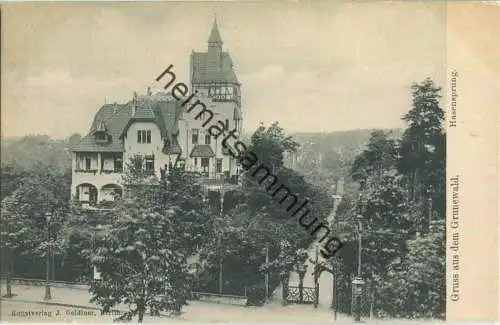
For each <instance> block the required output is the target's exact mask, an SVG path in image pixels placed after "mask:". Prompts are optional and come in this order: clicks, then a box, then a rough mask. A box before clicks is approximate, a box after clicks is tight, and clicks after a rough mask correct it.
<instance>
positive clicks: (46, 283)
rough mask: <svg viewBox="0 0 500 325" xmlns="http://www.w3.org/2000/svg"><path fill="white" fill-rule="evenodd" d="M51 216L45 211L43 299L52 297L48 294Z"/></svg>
mask: <svg viewBox="0 0 500 325" xmlns="http://www.w3.org/2000/svg"><path fill="white" fill-rule="evenodd" d="M51 218H52V213H50V212H47V213H46V214H45V220H46V221H47V252H46V256H45V257H46V264H45V266H46V272H45V297H44V299H45V300H50V299H52V295H51V294H50V253H51V249H50V248H51V247H50V245H51V243H50V219H51Z"/></svg>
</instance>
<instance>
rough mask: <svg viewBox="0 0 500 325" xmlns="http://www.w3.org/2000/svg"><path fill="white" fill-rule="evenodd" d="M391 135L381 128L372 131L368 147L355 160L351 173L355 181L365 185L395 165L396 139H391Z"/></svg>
mask: <svg viewBox="0 0 500 325" xmlns="http://www.w3.org/2000/svg"><path fill="white" fill-rule="evenodd" d="M389 135H390V134H389V133H385V132H384V131H381V130H376V131H373V132H372V133H371V138H370V140H369V142H368V145H367V148H366V149H365V150H363V152H362V153H361V154H360V155H358V156H357V157H356V159H355V160H354V163H353V167H352V171H351V173H352V177H353V179H354V180H355V181H358V182H360V183H361V184H362V185H364V184H366V183H367V182H369V181H371V179H372V178H374V177H380V176H381V175H382V174H383V173H384V172H386V171H388V170H391V169H393V168H394V167H395V163H396V158H397V147H396V141H395V140H394V139H390V138H389Z"/></svg>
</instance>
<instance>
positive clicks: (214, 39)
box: [208, 19, 222, 45]
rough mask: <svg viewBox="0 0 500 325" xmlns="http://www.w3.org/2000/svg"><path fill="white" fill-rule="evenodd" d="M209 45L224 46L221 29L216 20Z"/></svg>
mask: <svg viewBox="0 0 500 325" xmlns="http://www.w3.org/2000/svg"><path fill="white" fill-rule="evenodd" d="M208 43H218V44H221V45H222V38H221V37H220V34H219V28H217V19H214V24H213V26H212V31H211V32H210V37H209V38H208Z"/></svg>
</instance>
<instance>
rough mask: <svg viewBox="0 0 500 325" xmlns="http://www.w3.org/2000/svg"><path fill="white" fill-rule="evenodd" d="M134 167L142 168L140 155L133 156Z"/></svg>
mask: <svg viewBox="0 0 500 325" xmlns="http://www.w3.org/2000/svg"><path fill="white" fill-rule="evenodd" d="M134 167H135V169H136V170H139V171H140V170H142V157H141V156H135V157H134Z"/></svg>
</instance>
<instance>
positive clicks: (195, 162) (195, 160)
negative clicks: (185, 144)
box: [194, 158, 198, 166]
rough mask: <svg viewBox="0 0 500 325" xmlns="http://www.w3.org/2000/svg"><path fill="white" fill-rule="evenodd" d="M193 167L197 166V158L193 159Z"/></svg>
mask: <svg viewBox="0 0 500 325" xmlns="http://www.w3.org/2000/svg"><path fill="white" fill-rule="evenodd" d="M194 165H195V166H196V165H198V158H194Z"/></svg>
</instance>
